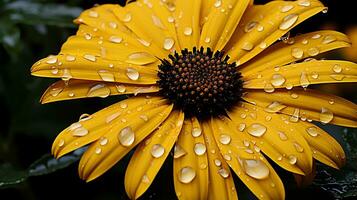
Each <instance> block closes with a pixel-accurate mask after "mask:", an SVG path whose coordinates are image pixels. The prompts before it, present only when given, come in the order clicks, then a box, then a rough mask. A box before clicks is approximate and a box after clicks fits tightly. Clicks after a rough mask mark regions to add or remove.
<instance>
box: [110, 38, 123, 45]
mask: <svg viewBox="0 0 357 200" xmlns="http://www.w3.org/2000/svg"><path fill="white" fill-rule="evenodd" d="M109 41H110V42H112V43H117V44H119V43H121V42H122V41H123V38H121V37H117V36H110V38H109Z"/></svg>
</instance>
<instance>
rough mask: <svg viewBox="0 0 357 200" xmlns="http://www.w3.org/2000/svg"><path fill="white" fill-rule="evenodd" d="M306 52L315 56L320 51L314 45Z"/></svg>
mask: <svg viewBox="0 0 357 200" xmlns="http://www.w3.org/2000/svg"><path fill="white" fill-rule="evenodd" d="M307 53H308V54H309V55H310V56H316V55H317V54H319V53H320V51H319V49H318V48H316V47H311V48H309V49H308V50H307Z"/></svg>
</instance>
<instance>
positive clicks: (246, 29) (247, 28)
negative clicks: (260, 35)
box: [244, 21, 258, 33]
mask: <svg viewBox="0 0 357 200" xmlns="http://www.w3.org/2000/svg"><path fill="white" fill-rule="evenodd" d="M256 25H258V22H256V21H251V22H248V23H247V25H245V27H244V32H246V33H249V32H251V31H252V30H253V29H254V28H255V26H256Z"/></svg>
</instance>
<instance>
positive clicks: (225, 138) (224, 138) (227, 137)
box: [219, 134, 231, 144]
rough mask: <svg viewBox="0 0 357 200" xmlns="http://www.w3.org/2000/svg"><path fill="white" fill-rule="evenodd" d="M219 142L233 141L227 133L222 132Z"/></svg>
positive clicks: (227, 142)
mask: <svg viewBox="0 0 357 200" xmlns="http://www.w3.org/2000/svg"><path fill="white" fill-rule="evenodd" d="M219 142H220V143H222V144H229V143H230V142H231V137H230V136H229V135H226V134H221V135H220V137H219Z"/></svg>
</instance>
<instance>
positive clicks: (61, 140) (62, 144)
mask: <svg viewBox="0 0 357 200" xmlns="http://www.w3.org/2000/svg"><path fill="white" fill-rule="evenodd" d="M58 146H59V147H63V146H64V139H60V140H59V142H58Z"/></svg>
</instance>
